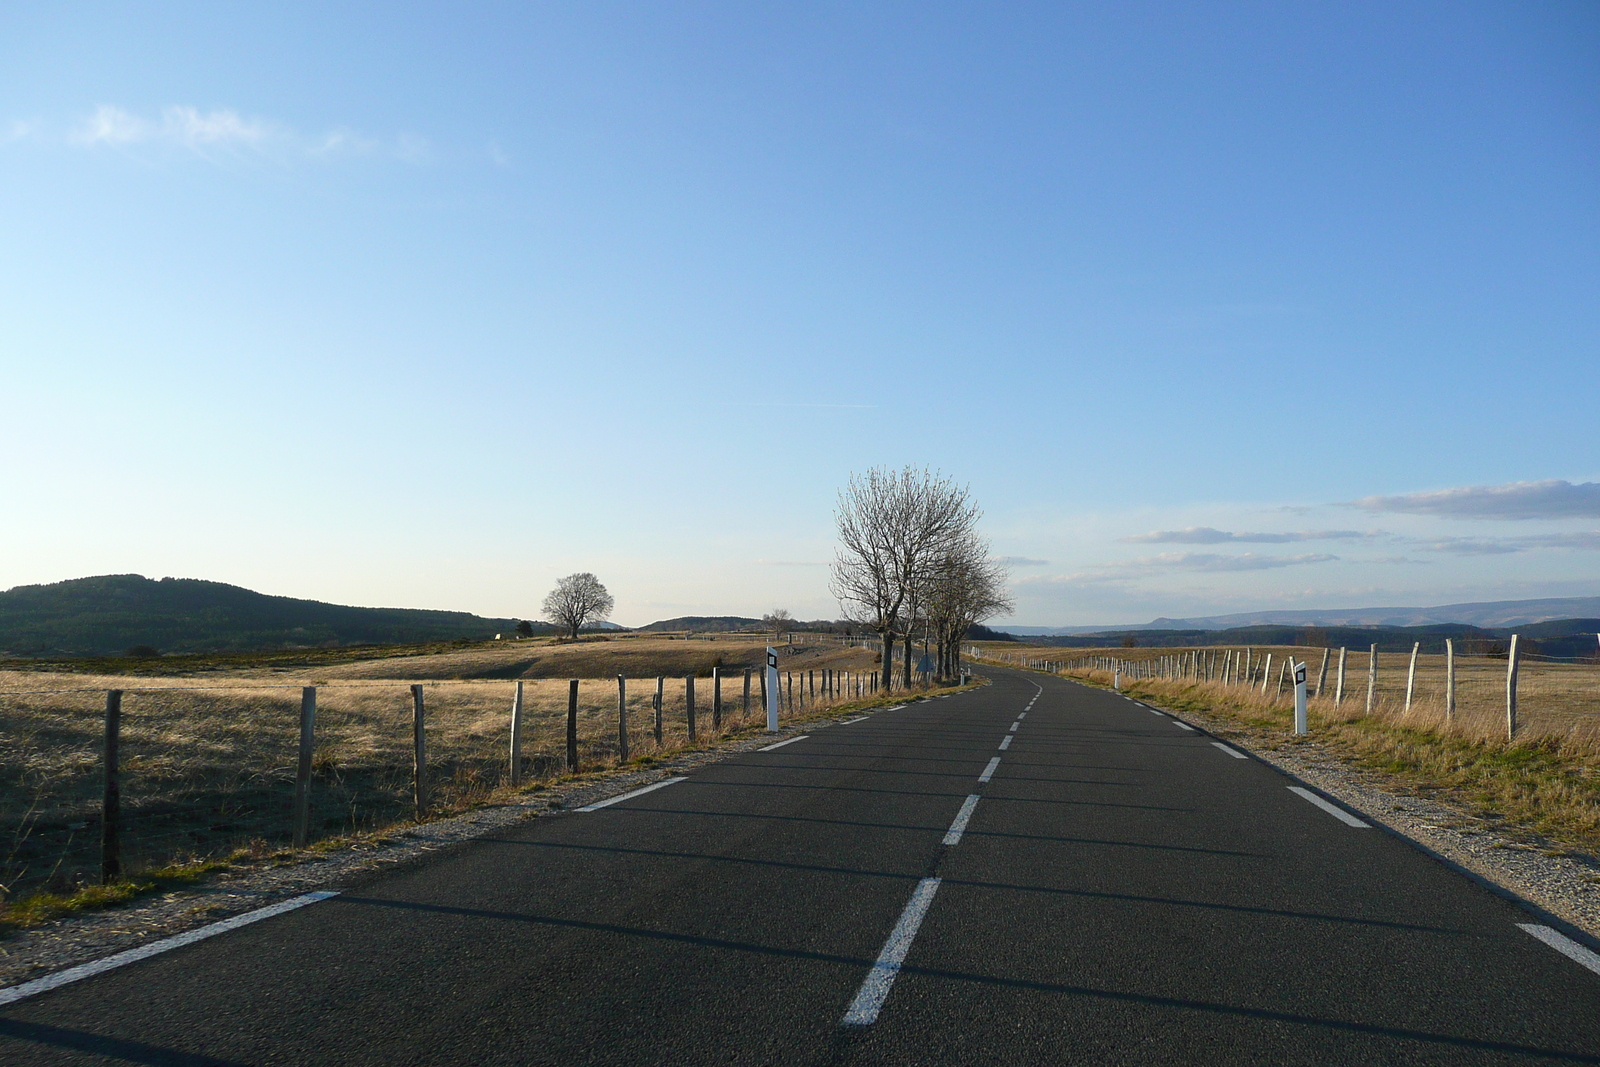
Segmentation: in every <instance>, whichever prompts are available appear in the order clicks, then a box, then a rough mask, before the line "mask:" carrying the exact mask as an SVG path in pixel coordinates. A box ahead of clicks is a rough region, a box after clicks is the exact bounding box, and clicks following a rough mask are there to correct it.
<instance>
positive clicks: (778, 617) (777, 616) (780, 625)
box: [761, 608, 794, 634]
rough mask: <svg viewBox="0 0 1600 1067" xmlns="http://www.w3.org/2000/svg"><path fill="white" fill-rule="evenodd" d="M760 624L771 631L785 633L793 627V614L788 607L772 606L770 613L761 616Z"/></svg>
mask: <svg viewBox="0 0 1600 1067" xmlns="http://www.w3.org/2000/svg"><path fill="white" fill-rule="evenodd" d="M761 625H763V626H765V627H766V628H767V629H769V630H771V631H772V632H773V633H779V634H786V633H788V632H789V631H790V630H792V629H794V616H793V615H791V614H789V609H788V608H773V609H772V612H771V613H770V614H767V615H763V616H761Z"/></svg>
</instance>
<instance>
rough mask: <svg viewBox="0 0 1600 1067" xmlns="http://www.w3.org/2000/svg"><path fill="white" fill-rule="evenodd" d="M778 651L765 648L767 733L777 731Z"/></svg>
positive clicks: (778, 697)
mask: <svg viewBox="0 0 1600 1067" xmlns="http://www.w3.org/2000/svg"><path fill="white" fill-rule="evenodd" d="M779 699H780V694H779V692H778V650H777V649H775V648H772V647H771V646H768V648H767V732H768V733H773V732H774V731H776V730H777V729H778V700H779Z"/></svg>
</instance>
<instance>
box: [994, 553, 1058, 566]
mask: <svg viewBox="0 0 1600 1067" xmlns="http://www.w3.org/2000/svg"><path fill="white" fill-rule="evenodd" d="M995 562H996V563H998V564H1000V565H1001V566H1002V567H1048V566H1050V561H1049V560H1047V559H1029V558H1028V557H1027V556H1001V557H1000V558H999V559H997V560H995Z"/></svg>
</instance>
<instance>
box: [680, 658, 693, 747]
mask: <svg viewBox="0 0 1600 1067" xmlns="http://www.w3.org/2000/svg"><path fill="white" fill-rule="evenodd" d="M683 701H684V704H685V705H687V706H688V709H689V741H690V743H691V744H692V743H693V742H694V740H695V736H696V735H695V729H694V675H692V674H686V675H684V677H683Z"/></svg>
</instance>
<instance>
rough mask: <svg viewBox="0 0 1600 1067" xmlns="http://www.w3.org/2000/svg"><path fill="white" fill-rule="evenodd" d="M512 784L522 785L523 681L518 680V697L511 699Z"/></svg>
mask: <svg viewBox="0 0 1600 1067" xmlns="http://www.w3.org/2000/svg"><path fill="white" fill-rule="evenodd" d="M510 778H511V784H512V785H521V784H522V679H520V678H519V679H517V695H516V696H514V697H512V698H511V775H510Z"/></svg>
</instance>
